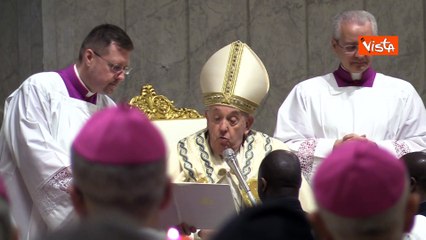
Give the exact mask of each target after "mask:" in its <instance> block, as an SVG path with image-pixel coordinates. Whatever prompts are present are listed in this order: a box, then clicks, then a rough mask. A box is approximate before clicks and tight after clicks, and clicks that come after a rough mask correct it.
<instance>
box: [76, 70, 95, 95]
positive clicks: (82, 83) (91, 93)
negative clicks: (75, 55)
mask: <svg viewBox="0 0 426 240" xmlns="http://www.w3.org/2000/svg"><path fill="white" fill-rule="evenodd" d="M74 72H75V75H76V76H77V78H78V81H79V82H80V83H81V85H82V86H83V87H84V88H85V89H86V91H87V93H86V97H87V98H90V97H91V96H93V95H95V94H96V93H94V92H91V91H90V90H89V88H87V86H86V84H84V82H83V81H82V80H81V78H80V74H78V71H77V65H76V64H74Z"/></svg>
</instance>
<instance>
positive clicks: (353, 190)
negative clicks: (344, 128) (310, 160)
mask: <svg viewBox="0 0 426 240" xmlns="http://www.w3.org/2000/svg"><path fill="white" fill-rule="evenodd" d="M406 181H408V177H407V174H406V170H405V167H404V163H403V162H402V161H400V160H398V159H397V158H396V157H395V156H393V155H392V154H391V153H389V152H387V151H386V150H383V149H381V148H379V147H378V146H377V145H376V144H375V143H373V142H370V141H366V140H363V141H360V140H350V141H347V142H345V143H343V144H341V145H340V146H338V147H336V148H335V149H334V150H333V151H332V152H331V154H330V155H329V156H328V157H327V158H325V159H324V160H323V162H322V163H321V164H320V166H319V167H318V169H317V172H316V173H315V175H314V179H313V191H314V196H315V199H316V201H317V204H318V206H319V207H320V208H323V209H325V210H328V211H329V212H331V213H333V214H335V215H338V216H341V217H349V218H363V217H369V216H373V215H376V214H379V213H382V212H384V211H385V210H387V209H389V208H390V207H392V206H394V205H395V204H396V203H397V202H398V200H399V199H400V198H401V196H402V194H403V191H404V189H405V186H406Z"/></svg>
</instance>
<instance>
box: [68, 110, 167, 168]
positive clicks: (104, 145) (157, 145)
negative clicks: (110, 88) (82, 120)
mask: <svg viewBox="0 0 426 240" xmlns="http://www.w3.org/2000/svg"><path fill="white" fill-rule="evenodd" d="M72 148H73V149H74V151H75V152H76V153H78V154H79V155H80V156H81V157H83V158H84V159H86V160H87V161H89V162H94V163H101V164H116V165H126V164H144V163H151V162H157V161H165V160H166V146H165V143H164V140H163V138H162V136H161V133H160V132H159V130H158V129H157V128H156V127H155V126H154V125H153V124H152V122H151V121H150V120H149V119H148V118H147V117H146V116H145V114H144V113H143V112H141V111H140V110H139V109H137V108H130V107H129V106H125V105H120V106H117V107H110V108H106V109H103V110H101V111H99V112H97V113H95V114H94V115H93V116H92V117H91V118H90V119H89V120H88V121H87V122H86V124H85V125H84V126H83V128H82V129H81V130H80V132H79V133H78V135H77V137H76V138H75V140H74V142H73V145H72Z"/></svg>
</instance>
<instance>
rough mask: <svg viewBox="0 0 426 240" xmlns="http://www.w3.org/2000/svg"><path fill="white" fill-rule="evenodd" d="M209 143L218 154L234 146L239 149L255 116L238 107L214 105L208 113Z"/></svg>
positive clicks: (236, 149)
mask: <svg viewBox="0 0 426 240" xmlns="http://www.w3.org/2000/svg"><path fill="white" fill-rule="evenodd" d="M205 115H206V119H207V128H208V131H209V144H210V147H211V148H212V150H213V153H214V154H215V155H216V156H219V155H222V152H223V150H225V149H226V148H232V149H233V150H234V151H238V149H239V148H240V147H241V144H242V143H243V140H244V136H245V135H246V134H247V133H248V132H249V130H250V127H251V125H252V123H253V117H252V116H250V115H249V114H247V113H244V112H242V111H240V110H238V109H236V108H233V107H228V106H222V105H213V106H210V107H209V108H208V109H207V111H206V113H205Z"/></svg>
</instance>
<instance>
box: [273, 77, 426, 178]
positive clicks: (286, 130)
mask: <svg viewBox="0 0 426 240" xmlns="http://www.w3.org/2000/svg"><path fill="white" fill-rule="evenodd" d="M350 133H355V134H358V135H363V134H365V135H366V137H367V138H368V139H369V140H371V141H374V142H376V143H377V144H378V145H379V146H380V147H382V148H385V149H387V150H388V151H390V152H391V153H393V154H394V155H395V156H397V157H400V156H402V155H403V154H405V153H408V152H412V151H422V150H425V149H426V111H425V106H424V104H423V102H422V99H421V98H420V96H419V94H418V93H417V92H416V90H415V89H414V87H413V86H412V85H411V84H410V83H408V82H407V81H404V80H401V79H397V78H393V77H390V76H386V75H383V74H380V73H377V74H376V77H375V79H374V83H373V86H372V87H352V86H351V87H338V86H337V83H336V80H335V78H334V75H333V74H332V73H330V74H327V75H324V76H319V77H315V78H311V79H308V80H306V81H303V82H301V83H299V84H297V85H296V86H295V87H294V88H293V90H292V91H291V92H290V94H289V95H288V96H287V98H286V99H285V101H284V102H283V104H282V105H281V107H280V109H279V111H278V116H277V125H276V128H275V133H274V137H276V138H278V139H280V140H281V141H283V142H284V143H286V144H287V146H289V148H290V149H291V150H292V151H295V152H297V154H298V156H299V158H300V160H301V164H302V171H303V174H304V175H305V177H306V178H307V180H308V181H310V180H311V177H312V175H313V173H314V172H315V169H316V167H317V166H318V164H319V163H320V162H321V160H322V159H323V158H324V157H326V156H327V155H328V154H329V153H330V152H331V150H332V148H333V145H334V142H335V141H336V140H337V139H341V138H342V137H343V136H345V135H346V134H350Z"/></svg>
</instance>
